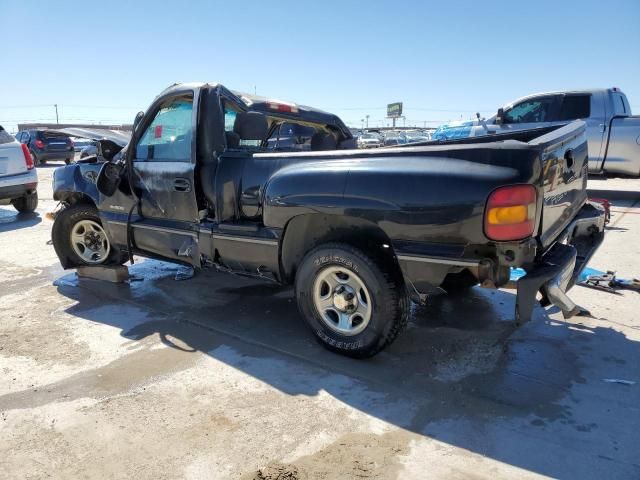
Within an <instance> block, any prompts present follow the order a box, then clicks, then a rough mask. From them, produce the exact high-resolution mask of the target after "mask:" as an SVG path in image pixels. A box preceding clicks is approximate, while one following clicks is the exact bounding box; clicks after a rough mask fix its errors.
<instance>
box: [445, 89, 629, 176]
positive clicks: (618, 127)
mask: <svg viewBox="0 0 640 480" xmlns="http://www.w3.org/2000/svg"><path fill="white" fill-rule="evenodd" d="M577 119H581V120H584V121H585V122H586V124H587V139H588V145H589V172H590V173H604V172H609V173H622V174H625V175H632V176H635V177H637V176H640V116H632V115H631V107H630V106H629V101H628V100H627V96H626V95H625V94H624V93H623V92H622V91H620V89H618V88H615V87H614V88H604V89H595V90H576V91H566V92H548V93H536V94H534V95H528V96H526V97H522V98H519V99H518V100H516V101H514V102H511V103H510V104H508V105H505V106H504V107H502V108H499V109H498V113H497V114H496V115H494V116H492V117H490V118H488V119H482V118H478V120H473V121H467V122H464V121H461V122H453V123H449V124H445V125H442V126H440V127H439V128H438V129H437V130H436V131H435V132H434V133H433V135H432V139H433V140H449V139H454V138H467V137H477V136H482V135H491V134H496V133H506V132H512V131H515V130H527V129H530V128H536V127H543V126H552V125H561V124H563V123H568V122H571V121H572V120H577Z"/></svg>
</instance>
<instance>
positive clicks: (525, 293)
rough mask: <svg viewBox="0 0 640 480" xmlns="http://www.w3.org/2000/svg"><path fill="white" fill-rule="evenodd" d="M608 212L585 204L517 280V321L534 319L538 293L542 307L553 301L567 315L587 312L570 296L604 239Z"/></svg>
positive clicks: (592, 204) (566, 316)
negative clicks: (549, 246)
mask: <svg viewBox="0 0 640 480" xmlns="http://www.w3.org/2000/svg"><path fill="white" fill-rule="evenodd" d="M604 223H605V211H604V209H603V208H602V207H601V206H600V205H597V204H594V203H587V204H585V205H584V206H583V207H582V209H581V210H580V212H578V215H576V218H575V219H574V220H573V222H571V224H570V225H569V226H568V227H567V228H566V229H565V230H564V231H563V232H562V234H561V235H560V236H559V237H558V239H557V241H556V243H555V244H554V245H553V247H551V248H550V249H549V250H547V252H545V254H544V255H543V256H542V257H541V258H539V259H538V260H537V261H536V262H535V264H534V266H533V267H531V268H529V269H527V274H526V275H525V276H524V277H522V278H520V279H519V280H518V282H517V285H516V287H517V292H518V294H517V298H516V322H517V323H518V324H522V323H525V322H527V321H529V320H530V319H531V315H532V313H533V307H534V305H535V302H536V295H537V293H538V292H540V293H541V294H542V300H541V304H542V305H543V306H546V305H549V304H553V305H555V306H557V307H558V308H560V310H562V313H563V315H564V316H565V318H569V317H571V316H573V315H576V314H579V313H581V312H585V310H584V309H582V308H581V307H579V306H577V305H576V304H575V303H573V302H572V301H571V299H570V298H569V297H568V296H567V294H566V292H567V291H568V290H569V289H570V288H571V287H572V286H573V285H574V283H575V281H576V278H578V275H580V272H582V270H583V269H584V267H585V266H586V265H587V263H588V262H589V259H591V257H592V256H593V254H594V253H595V252H596V250H597V249H598V247H600V245H601V244H602V241H603V240H604Z"/></svg>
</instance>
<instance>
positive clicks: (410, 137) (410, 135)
mask: <svg viewBox="0 0 640 480" xmlns="http://www.w3.org/2000/svg"><path fill="white" fill-rule="evenodd" d="M404 136H405V138H406V139H407V143H418V142H428V141H430V140H431V136H430V135H429V134H427V133H423V132H407V133H405V135H404Z"/></svg>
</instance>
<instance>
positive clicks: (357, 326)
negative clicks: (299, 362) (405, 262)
mask: <svg viewBox="0 0 640 480" xmlns="http://www.w3.org/2000/svg"><path fill="white" fill-rule="evenodd" d="M385 264H386V262H376V261H374V260H373V259H372V258H371V257H369V256H368V255H366V254H365V253H364V252H362V251H360V250H358V249H356V248H354V247H351V246H350V245H345V244H340V243H330V244H326V245H321V246H319V247H317V248H315V249H313V250H311V251H310V252H309V253H308V254H307V255H306V256H305V257H304V259H303V261H302V263H301V265H300V268H299V269H298V272H297V274H296V297H297V300H298V308H299V309H300V312H301V313H302V315H303V316H304V318H305V320H306V322H307V324H308V325H309V326H310V327H311V330H312V331H313V333H314V334H315V335H316V338H317V339H318V340H319V341H320V343H322V344H323V345H324V346H325V347H326V348H328V349H329V350H332V351H334V352H338V353H341V354H343V355H348V356H350V357H356V358H366V357H371V356H373V355H375V354H376V353H378V352H379V351H380V350H382V349H383V348H385V347H386V346H387V345H389V344H391V343H392V342H393V341H394V340H395V338H396V337H397V336H398V334H399V333H400V331H401V330H402V328H403V327H404V326H405V325H406V323H407V318H408V309H409V308H408V307H409V300H408V297H407V294H406V292H405V291H404V287H403V286H402V284H401V282H399V281H398V280H397V275H394V272H393V271H392V268H391V267H388V266H386V265H385Z"/></svg>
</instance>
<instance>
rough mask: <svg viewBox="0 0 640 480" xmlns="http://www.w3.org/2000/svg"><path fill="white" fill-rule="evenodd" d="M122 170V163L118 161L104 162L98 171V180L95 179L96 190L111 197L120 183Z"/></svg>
mask: <svg viewBox="0 0 640 480" xmlns="http://www.w3.org/2000/svg"><path fill="white" fill-rule="evenodd" d="M123 171H124V165H122V164H120V163H111V162H106V163H105V164H104V165H102V168H101V169H100V173H98V180H97V181H96V188H97V189H98V191H99V192H100V193H101V194H103V195H105V196H107V197H111V196H112V195H113V194H114V193H116V190H117V189H118V186H119V185H120V181H121V180H122V172H123Z"/></svg>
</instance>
